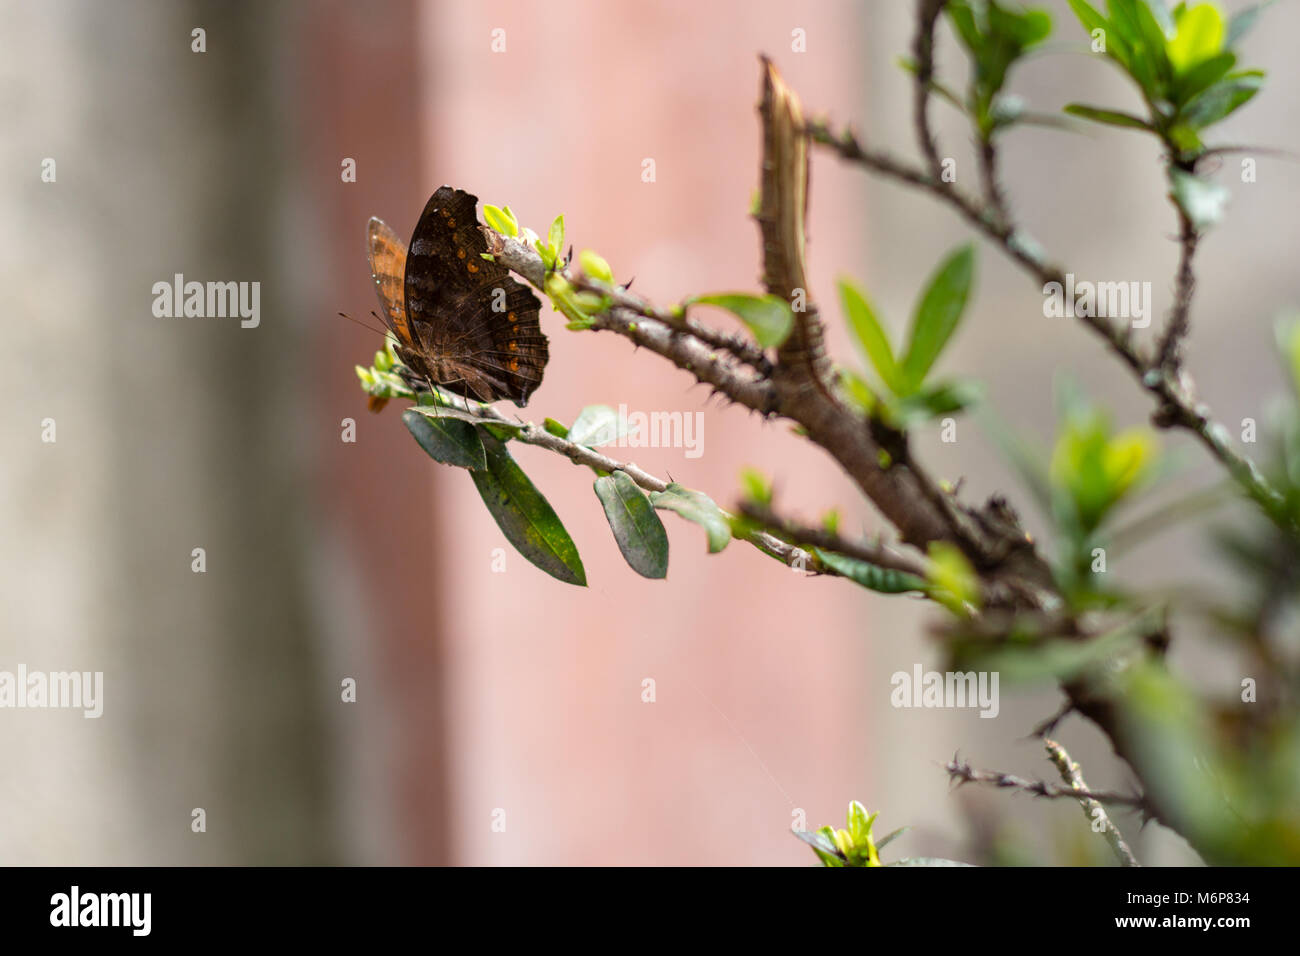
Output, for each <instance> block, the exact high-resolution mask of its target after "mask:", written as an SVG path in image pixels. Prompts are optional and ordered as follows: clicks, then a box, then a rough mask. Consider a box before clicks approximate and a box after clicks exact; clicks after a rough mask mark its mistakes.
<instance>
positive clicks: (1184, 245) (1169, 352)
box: [1156, 206, 1200, 372]
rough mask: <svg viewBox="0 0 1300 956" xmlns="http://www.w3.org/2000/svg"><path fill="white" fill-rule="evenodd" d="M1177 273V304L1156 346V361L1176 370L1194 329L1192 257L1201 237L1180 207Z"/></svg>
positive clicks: (1175, 298)
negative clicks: (1192, 327)
mask: <svg viewBox="0 0 1300 956" xmlns="http://www.w3.org/2000/svg"><path fill="white" fill-rule="evenodd" d="M1178 223H1179V230H1178V250H1179V251H1178V273H1177V277H1176V279H1175V285H1174V304H1173V308H1171V309H1170V311H1169V321H1168V324H1167V325H1166V326H1165V330H1164V333H1163V334H1162V335H1161V337H1160V342H1159V343H1158V345H1157V346H1156V363H1157V364H1158V365H1159V366H1160V367H1161V368H1163V369H1168V370H1170V371H1173V372H1176V371H1177V370H1178V367H1179V366H1180V365H1181V364H1182V348H1183V342H1184V340H1185V339H1186V338H1187V333H1188V331H1189V330H1190V328H1191V311H1192V294H1193V293H1194V292H1195V291H1196V275H1195V273H1194V272H1193V271H1192V257H1193V256H1195V255H1196V246H1197V243H1198V241H1199V239H1200V236H1199V234H1198V233H1197V231H1196V226H1195V225H1194V224H1193V223H1192V218H1191V216H1189V215H1187V213H1186V212H1185V211H1184V210H1183V209H1182V207H1181V206H1180V207H1179V208H1178Z"/></svg>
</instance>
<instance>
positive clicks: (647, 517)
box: [595, 471, 668, 578]
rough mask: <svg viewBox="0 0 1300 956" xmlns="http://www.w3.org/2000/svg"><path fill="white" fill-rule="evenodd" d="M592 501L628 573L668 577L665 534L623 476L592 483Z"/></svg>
mask: <svg viewBox="0 0 1300 956" xmlns="http://www.w3.org/2000/svg"><path fill="white" fill-rule="evenodd" d="M595 488H596V497H597V498H599V499H600V503H601V506H602V507H604V509H605V518H606V520H607V521H609V527H610V530H611V531H613V532H614V540H615V541H617V542H618V549H619V550H620V551H622V552H623V557H624V558H625V559H626V560H627V563H628V564H629V565H630V566H631V568H632V570H633V571H635V572H636V573H637V574H639V575H641V576H642V577H643V578H663V577H667V575H668V532H667V531H665V530H664V524H663V522H662V521H660V520H659V516H658V515H657V514H655V509H654V506H652V505H651V504H650V502H649V500H648V499H647V498H646V496H645V494H644V493H643V492H642V491H641V489H640V488H638V487H637V485H636V482H635V481H633V480H632V479H631V478H630V477H628V475H627V473H626V472H622V471H616V472H614V474H613V475H611V476H610V477H608V478H597V479H596V484H595Z"/></svg>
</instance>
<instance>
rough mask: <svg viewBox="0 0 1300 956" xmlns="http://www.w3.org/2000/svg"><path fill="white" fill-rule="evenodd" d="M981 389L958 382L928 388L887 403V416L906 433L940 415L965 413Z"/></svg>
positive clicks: (976, 385) (961, 381) (970, 383)
mask: <svg viewBox="0 0 1300 956" xmlns="http://www.w3.org/2000/svg"><path fill="white" fill-rule="evenodd" d="M983 395H984V389H983V388H982V387H981V386H980V384H979V383H978V382H973V381H967V380H958V381H954V382H940V383H937V384H935V385H929V386H926V387H925V388H923V389H921V390H920V391H919V392H916V393H914V394H912V395H909V396H907V397H906V398H903V399H899V400H898V401H894V402H890V403H889V405H888V406H887V414H886V417H888V419H889V421H890V423H891V424H893V425H894V426H895V427H896V428H900V429H903V430H906V429H908V428H910V427H912V426H913V425H918V424H921V423H922V422H928V421H930V420H931V419H935V418H939V417H940V416H942V415H951V414H953V413H955V412H960V411H964V410H965V409H967V408H969V407H970V406H972V405H974V404H975V403H976V402H978V401H979V400H980V399H981V398H982V397H983Z"/></svg>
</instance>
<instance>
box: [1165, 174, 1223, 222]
mask: <svg viewBox="0 0 1300 956" xmlns="http://www.w3.org/2000/svg"><path fill="white" fill-rule="evenodd" d="M1169 178H1170V180H1171V181H1172V183H1173V198H1174V202H1176V203H1178V206H1179V208H1180V209H1182V210H1183V212H1185V213H1187V217H1188V218H1189V219H1191V220H1192V225H1194V226H1195V227H1196V229H1197V231H1198V232H1199V231H1201V230H1204V229H1208V228H1209V227H1210V226H1213V225H1214V224H1215V223H1217V222H1218V221H1219V220H1220V219H1221V218H1223V207H1224V205H1225V204H1226V203H1227V201H1228V190H1226V189H1224V188H1223V187H1222V186H1220V185H1218V184H1217V183H1212V182H1208V181H1207V180H1204V179H1201V178H1200V177H1198V176H1193V175H1192V174H1191V173H1185V172H1183V171H1182V170H1181V169H1170V170H1169Z"/></svg>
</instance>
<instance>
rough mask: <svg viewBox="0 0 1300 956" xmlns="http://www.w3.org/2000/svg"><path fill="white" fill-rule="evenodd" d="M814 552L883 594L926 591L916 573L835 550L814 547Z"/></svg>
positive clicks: (841, 570)
mask: <svg viewBox="0 0 1300 956" xmlns="http://www.w3.org/2000/svg"><path fill="white" fill-rule="evenodd" d="M813 553H814V554H815V555H816V556H817V558H818V560H820V561H821V562H822V564H824V565H826V567H828V568H830V569H831V570H832V571H835V572H837V573H839V574H842V575H844V577H846V578H848V579H849V580H850V581H852V582H853V583H855V584H860V585H862V586H863V587H864V588H867V589H868V590H871V591H878V592H879V593H881V594H905V593H907V592H908V591H924V590H925V589H926V583H925V581H923V580H922V579H921V578H919V577H917V576H916V575H915V574H908V573H907V572H906V571H897V570H895V569H894V568H882V567H881V566H880V565H878V564H870V563H868V562H866V561H859V560H857V559H856V558H848V557H845V556H844V555H842V554H836V553H835V552H833V551H823V550H822V549H821V548H814V549H813Z"/></svg>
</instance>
